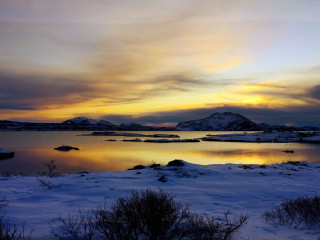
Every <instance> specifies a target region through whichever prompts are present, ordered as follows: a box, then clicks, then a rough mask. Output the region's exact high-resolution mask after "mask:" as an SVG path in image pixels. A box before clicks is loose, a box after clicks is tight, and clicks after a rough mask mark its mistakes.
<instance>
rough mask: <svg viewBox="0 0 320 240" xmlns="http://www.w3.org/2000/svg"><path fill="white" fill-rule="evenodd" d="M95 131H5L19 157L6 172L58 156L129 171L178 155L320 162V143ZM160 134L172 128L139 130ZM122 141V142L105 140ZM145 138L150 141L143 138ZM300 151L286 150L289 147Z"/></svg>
mask: <svg viewBox="0 0 320 240" xmlns="http://www.w3.org/2000/svg"><path fill="white" fill-rule="evenodd" d="M88 133H90V132H75V131H67V132H60V131H53V132H36V131H22V132H19V131H16V132H0V149H1V148H5V149H10V150H12V151H14V152H15V156H14V157H13V158H9V159H4V160H0V174H1V173H6V172H10V173H14V174H19V173H23V174H32V173H42V172H45V171H46V170H47V168H46V167H45V166H44V163H48V162H50V161H51V160H55V163H56V165H57V172H60V173H75V172H80V171H102V170H111V171H116V170H125V169H128V168H131V167H133V166H135V165H137V164H143V165H149V164H151V163H161V164H166V163H168V162H169V161H171V160H173V159H183V160H185V161H187V162H190V163H197V164H205V165H206V164H225V163H240V164H273V163H282V162H287V161H306V162H319V161H320V158H319V156H320V145H316V144H301V143H235V142H199V143H145V142H122V141H121V140H123V139H130V137H120V136H79V135H82V134H88ZM137 133H142V134H158V133H167V134H168V132H137ZM225 133H226V132H169V134H177V135H179V136H180V137H181V139H183V138H199V137H204V136H206V135H207V134H225ZM107 139H116V140H117V141H115V142H111V141H105V140H107ZM141 139H142V140H143V139H146V138H143V137H141ZM61 145H71V146H74V147H78V148H80V150H79V151H75V150H72V151H69V152H61V151H57V150H54V149H53V148H54V147H58V146H61ZM288 149H289V150H291V149H292V150H294V151H295V152H294V153H284V152H282V151H284V150H288Z"/></svg>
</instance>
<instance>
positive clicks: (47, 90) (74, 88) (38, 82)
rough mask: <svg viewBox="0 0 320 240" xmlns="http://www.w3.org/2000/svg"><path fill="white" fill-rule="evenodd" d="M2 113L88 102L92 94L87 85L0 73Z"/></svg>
mask: <svg viewBox="0 0 320 240" xmlns="http://www.w3.org/2000/svg"><path fill="white" fill-rule="evenodd" d="M0 85H1V88H0V101H1V108H2V109H17V110H21V109H27V110H28V109H29V110H35V109H41V108H48V107H50V106H54V105H56V106H59V105H60V106H63V105H67V104H73V103H79V102H82V101H86V100H88V99H89V98H90V97H91V96H90V92H93V91H95V90H94V89H93V88H92V86H91V84H90V83H89V82H81V81H77V80H76V79H72V78H68V77H53V76H45V75H43V76H39V75H28V74H25V75H22V74H21V75H20V74H12V73H4V72H0Z"/></svg>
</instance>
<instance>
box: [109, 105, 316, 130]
mask: <svg viewBox="0 0 320 240" xmlns="http://www.w3.org/2000/svg"><path fill="white" fill-rule="evenodd" d="M218 111H228V112H234V113H239V114H241V115H243V116H245V117H247V118H249V119H250V120H252V121H254V122H256V123H268V124H275V125H283V124H293V125H295V126H318V127H320V108H319V107H309V108H308V107H301V108H295V109H288V110H276V109H259V108H244V107H233V106H224V107H217V108H199V109H194V110H181V111H174V112H161V113H153V114H150V115H148V116H142V117H136V118H133V117H132V116H130V115H112V116H110V115H109V116H105V117H104V119H107V120H108V121H110V122H114V123H122V122H136V123H140V124H155V125H160V124H162V123H172V124H174V123H178V122H181V121H187V120H195V119H200V118H204V117H208V116H210V115H211V114H213V113H215V112H218Z"/></svg>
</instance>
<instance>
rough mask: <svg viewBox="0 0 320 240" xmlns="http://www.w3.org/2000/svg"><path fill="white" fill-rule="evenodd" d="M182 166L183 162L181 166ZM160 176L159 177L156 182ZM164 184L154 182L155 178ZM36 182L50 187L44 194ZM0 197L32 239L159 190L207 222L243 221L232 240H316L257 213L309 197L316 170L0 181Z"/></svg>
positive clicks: (175, 170)
mask: <svg viewBox="0 0 320 240" xmlns="http://www.w3.org/2000/svg"><path fill="white" fill-rule="evenodd" d="M184 163H185V162H184ZM162 176H163V177H162ZM161 177H162V179H166V182H161V181H158V179H159V178H161ZM39 179H41V180H44V181H45V182H47V183H50V184H51V186H52V187H53V188H52V189H48V188H47V187H46V186H43V185H41V184H40V182H39ZM0 180H1V185H0V193H1V195H2V196H0V198H2V197H3V196H5V197H6V199H7V200H8V206H7V207H5V208H4V209H3V210H5V212H6V217H8V218H9V219H10V220H11V221H12V222H15V223H23V221H25V223H26V225H27V227H28V229H33V234H32V236H33V238H37V237H38V238H40V237H45V238H49V237H50V221H51V220H53V219H54V218H56V217H58V216H59V214H62V215H63V216H66V215H67V214H68V213H69V212H74V213H75V212H76V211H77V210H78V209H79V208H81V209H84V210H90V209H95V208H96V207H97V206H98V205H104V204H105V203H106V204H107V205H109V204H111V203H113V202H114V201H115V200H116V199H117V198H119V197H123V196H126V195H128V194H130V193H131V191H132V190H141V189H143V188H144V189H145V188H152V189H157V188H159V187H161V188H162V189H164V190H166V191H168V192H172V193H174V195H175V196H176V198H175V199H176V200H178V201H182V202H188V203H190V204H191V209H193V210H195V211H196V212H198V213H203V214H206V215H208V216H217V217H220V216H223V213H224V212H226V211H228V210H230V214H231V215H234V216H239V215H240V214H241V213H247V214H248V215H249V217H250V218H249V220H248V224H247V225H246V226H245V227H244V228H242V229H241V230H240V232H239V234H238V236H237V237H236V239H242V240H244V239H252V240H255V239H259V240H262V239H268V240H269V239H310V240H312V239H314V240H316V239H318V237H319V235H320V232H314V231H312V230H300V229H288V228H285V227H279V228H274V227H273V226H272V225H271V224H269V223H266V222H265V221H264V219H263V218H262V216H261V215H262V213H263V212H264V211H265V210H267V209H270V208H271V207H272V206H273V205H274V204H279V203H281V201H283V200H287V199H292V198H296V197H298V196H314V195H316V194H319V189H320V164H309V163H286V164H278V165H266V166H265V165H235V164H227V165H210V166H201V165H194V164H189V163H185V166H183V167H168V166H162V167H160V168H158V169H152V168H149V167H148V168H146V169H140V170H130V171H120V172H110V171H105V172H90V173H89V172H83V173H79V174H71V175H62V176H59V177H53V178H49V177H43V176H10V177H4V176H2V177H0Z"/></svg>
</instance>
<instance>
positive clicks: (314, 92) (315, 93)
mask: <svg viewBox="0 0 320 240" xmlns="http://www.w3.org/2000/svg"><path fill="white" fill-rule="evenodd" d="M310 96H311V97H312V98H314V99H318V100H320V85H316V86H314V87H313V88H312V89H311V90H310Z"/></svg>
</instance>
